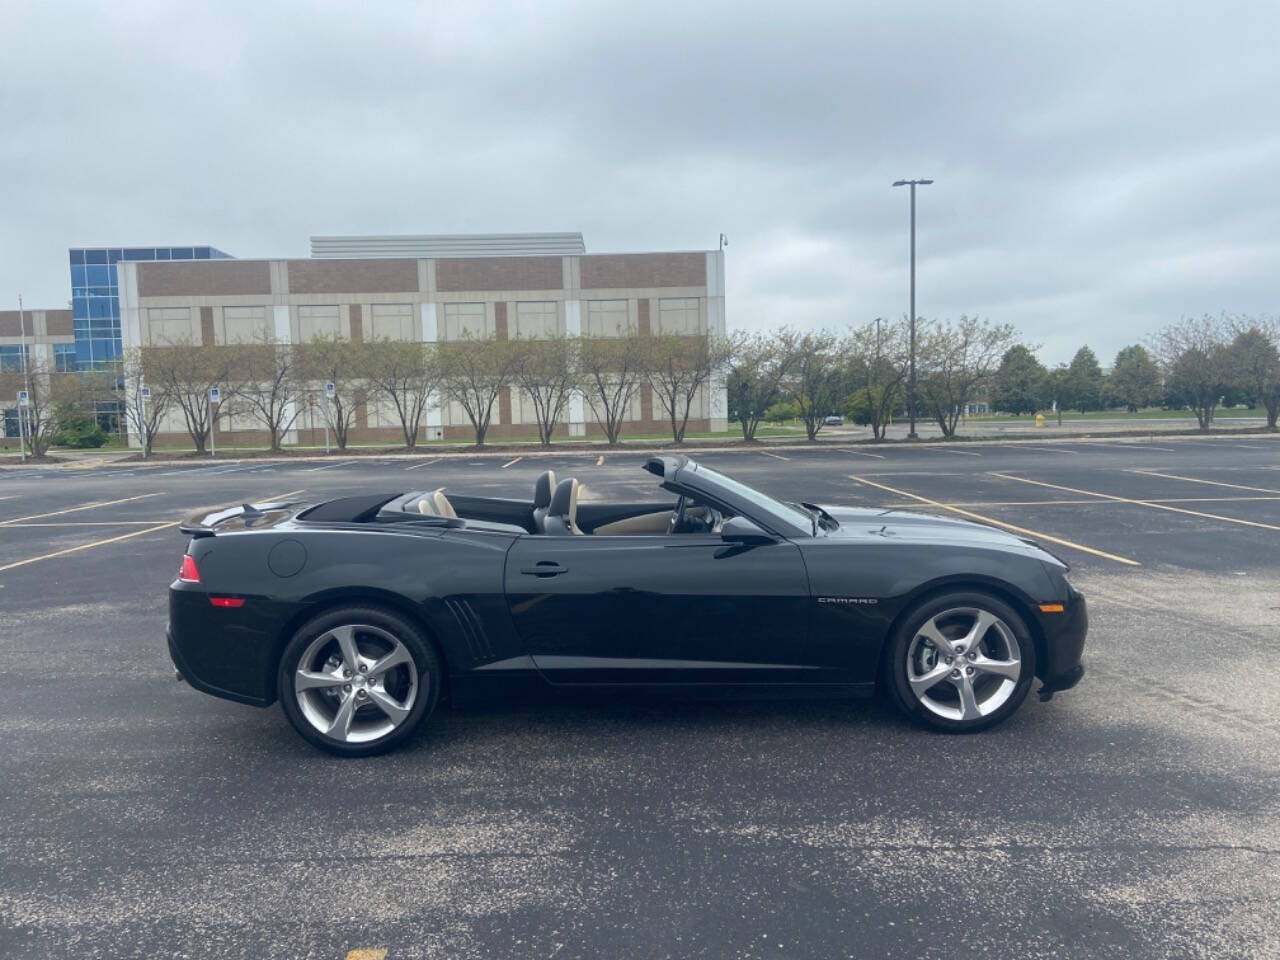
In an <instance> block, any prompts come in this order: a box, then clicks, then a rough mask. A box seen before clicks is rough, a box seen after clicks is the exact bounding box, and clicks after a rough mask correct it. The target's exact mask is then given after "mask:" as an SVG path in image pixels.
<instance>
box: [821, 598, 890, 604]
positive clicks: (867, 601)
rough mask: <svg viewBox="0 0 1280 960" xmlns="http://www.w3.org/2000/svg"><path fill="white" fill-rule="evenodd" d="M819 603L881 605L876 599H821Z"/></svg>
mask: <svg viewBox="0 0 1280 960" xmlns="http://www.w3.org/2000/svg"><path fill="white" fill-rule="evenodd" d="M818 602H819V603H866V604H873V603H879V602H880V601H879V600H877V599H876V598H875V597H819V598H818Z"/></svg>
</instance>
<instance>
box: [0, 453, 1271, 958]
mask: <svg viewBox="0 0 1280 960" xmlns="http://www.w3.org/2000/svg"><path fill="white" fill-rule="evenodd" d="M699 459H700V460H704V461H705V462H707V463H709V464H710V465H712V466H714V467H716V468H717V469H721V470H724V471H725V472H728V473H731V474H732V475H734V476H736V477H738V478H739V479H742V480H744V481H746V482H748V483H751V484H754V485H757V486H759V487H761V488H762V489H765V490H767V491H769V492H771V493H775V494H780V495H785V496H786V497H787V498H789V499H805V500H812V501H817V502H824V503H848V504H857V505H876V506H900V507H907V508H912V509H923V510H927V511H934V512H948V513H951V514H952V515H960V516H967V517H969V518H970V519H978V520H984V521H986V522H995V523H999V524H1004V525H1006V526H1010V527H1013V528H1015V529H1018V530H1021V531H1024V532H1027V533H1028V534H1029V535H1031V536H1036V537H1040V538H1042V539H1043V540H1044V541H1045V544H1046V546H1048V547H1050V549H1052V550H1053V551H1054V552H1055V553H1058V554H1059V555H1060V556H1062V557H1063V558H1064V559H1067V560H1068V561H1070V563H1071V564H1072V566H1073V568H1074V571H1075V572H1074V573H1073V575H1072V578H1073V580H1074V581H1075V582H1076V583H1077V584H1078V585H1079V586H1080V587H1081V588H1082V589H1083V590H1084V591H1085V592H1086V594H1087V595H1088V597H1089V601H1090V612H1091V620H1092V627H1091V631H1090V640H1089V645H1088V648H1087V650H1086V660H1087V663H1088V669H1089V672H1088V674H1087V676H1086V677H1085V679H1084V681H1083V682H1082V683H1081V685H1080V686H1079V687H1078V688H1077V689H1075V690H1073V691H1070V692H1068V693H1065V694H1061V695H1059V696H1057V697H1055V698H1054V699H1053V700H1052V701H1050V702H1048V703H1040V702H1038V701H1036V699H1035V698H1034V697H1033V698H1029V699H1028V701H1027V704H1026V706H1025V707H1024V708H1023V709H1022V710H1021V711H1020V712H1019V714H1017V715H1016V716H1015V717H1014V718H1013V719H1012V720H1011V721H1010V722H1009V723H1007V724H1005V725H1003V726H1002V727H999V728H997V729H996V730H993V731H990V732H988V733H985V734H981V735H978V736H973V737H962V738H957V737H944V736H938V735H932V734H929V733H925V732H922V731H920V730H918V729H916V728H915V727H912V726H909V725H908V724H906V723H905V722H903V721H901V720H899V719H898V717H897V716H896V715H895V714H894V713H893V712H892V711H891V710H889V709H888V708H887V707H886V706H884V705H882V704H879V703H874V702H871V703H867V702H858V703H816V704H814V703H807V704H805V703H801V704H793V703H786V704H770V703H764V704H760V703H746V704H743V703H735V704H706V703H679V704H669V703H659V704H652V705H636V704H630V705H612V706H610V705H603V706H602V705H581V704H565V705H550V706H538V707H528V706H522V707H510V708H499V707H495V708H487V709H468V710H450V709H445V710H443V711H441V712H440V713H438V714H437V715H436V717H435V718H434V720H433V723H432V727H431V730H430V731H429V732H428V733H427V734H425V735H423V736H421V737H419V738H418V739H417V740H415V741H414V743H413V745H412V746H411V747H410V748H408V749H405V750H401V751H399V752H397V753H394V754H392V755H389V756H385V757H379V758H376V759H373V760H364V761H342V760H337V759H334V758H330V757H328V756H324V755H321V754H319V753H317V752H315V751H314V750H312V749H311V748H310V747H308V746H307V745H306V744H305V743H303V742H302V741H301V740H300V739H299V738H298V737H297V736H296V735H295V734H294V733H293V732H292V730H291V729H290V728H289V727H288V726H287V724H286V722H285V720H284V718H283V717H282V716H281V715H280V713H279V711H278V710H275V709H273V710H270V711H260V710H256V709H254V708H252V707H245V706H239V705H236V704H232V703H228V702H223V701H219V700H215V699H213V698H210V697H206V696H203V695H201V694H198V693H196V692H194V691H192V690H191V689H190V688H188V687H187V686H186V685H185V684H178V683H175V682H174V680H173V668H172V666H171V665H170V663H169V660H168V656H167V653H166V651H165V648H164V640H163V637H164V626H165V619H166V587H167V585H168V583H169V581H170V580H171V579H172V577H173V576H174V573H175V571H176V568H177V563H178V557H179V555H180V554H181V552H182V549H183V545H184V539H183V537H182V536H181V535H180V534H179V533H178V531H177V529H176V523H177V521H178V520H179V519H180V518H181V517H182V516H184V515H185V514H187V513H189V512H191V511H193V510H195V509H197V508H199V507H201V506H205V505H211V504H227V503H239V502H243V501H246V500H254V499H265V498H270V497H274V496H279V495H283V494H290V495H293V494H297V495H299V496H302V497H305V498H316V499H322V498H326V497H329V496H336V495H341V494H347V493H354V492H359V491H369V490H378V489H385V490H388V491H391V490H410V489H424V488H435V487H438V486H445V487H446V489H450V490H459V491H464V490H469V491H474V492H478V493H488V494H491V495H498V496H500V495H511V496H528V495H530V494H531V491H532V487H533V480H534V477H535V476H536V475H537V474H538V473H539V472H540V471H542V470H544V469H547V468H548V467H552V468H554V469H555V470H556V471H557V472H558V473H559V474H560V475H561V476H570V475H576V476H577V477H578V478H579V479H580V480H582V481H583V482H585V483H586V484H587V487H588V489H589V490H590V491H591V494H590V495H593V496H600V497H603V496H609V495H615V494H616V495H618V496H625V497H629V498H630V497H636V496H641V497H642V496H645V495H647V494H649V493H650V492H651V491H652V490H653V485H652V483H651V482H650V481H651V479H652V478H650V477H649V476H648V475H647V474H645V473H643V472H642V470H641V466H640V465H641V460H642V455H641V454H640V453H639V452H619V453H607V454H605V455H604V456H603V458H600V457H599V455H598V454H597V453H592V454H591V455H590V456H581V455H570V454H557V455H555V456H551V457H540V456H534V455H528V456H524V457H521V458H515V457H514V455H512V456H502V457H497V456H461V457H456V458H444V459H435V458H434V457H430V456H428V457H423V458H419V459H417V460H404V459H391V458H388V459H384V460H374V459H369V458H352V459H349V460H343V459H341V458H334V459H333V460H331V461H325V462H316V461H299V462H290V463H264V462H261V461H245V462H243V463H225V462H216V463H209V462H203V463H199V464H167V465H158V466H136V465H127V466H115V467H101V468H72V467H48V466H45V467H27V468H15V467H9V468H7V469H4V470H0V657H2V658H3V661H4V663H5V668H4V669H3V670H2V671H0V733H2V734H3V738H4V743H5V748H4V750H3V751H0V804H2V807H3V812H4V816H3V817H2V818H0V956H4V957H10V956H12V957H45V956H49V957H69V956H75V957H104V958H108V957H109V958H123V957H159V956H164V957H169V956H182V957H227V956H246V957H247V956H273V957H274V956H279V957H293V956H307V957H335V958H342V957H346V956H348V955H349V952H350V951H360V950H368V951H372V952H370V953H367V954H360V953H358V952H357V953H356V954H355V956H356V957H361V956H367V957H376V956H378V955H379V954H378V951H381V950H386V951H387V953H386V954H385V956H386V957H387V958H388V960H399V958H408V957H472V956H477V957H478V956H485V957H488V956H502V957H508V956H510V957H551V956H555V957H615V956H616V957H668V956H670V957H703V956H705V957H721V956H734V957H843V956H847V957H904V958H905V957H963V956H977V955H987V954H991V955H996V954H998V955H1001V956H1011V957H1020V958H1029V957H1071V958H1076V957H1126V958H1128V957H1265V956H1280V926H1278V925H1277V923H1276V921H1275V916H1276V911H1277V908H1278V907H1280V671H1278V670H1277V669H1276V668H1275V664H1276V662H1277V655H1278V654H1280V439H1273V438H1270V437H1260V436H1249V437H1244V438H1239V439H1237V438H1203V439H1201V438H1194V439H1182V438H1169V439H1162V440H1153V441H1124V440H1119V439H1117V440H1111V441H1107V442H1091V441H1076V442H1052V443H1050V442H1045V443H1041V444H1019V445H996V444H965V445H947V446H941V445H927V446H923V447H916V448H904V447H897V446H894V447H886V448H878V449H877V448H868V447H863V446H857V447H852V446H851V447H848V448H844V449H836V448H823V449H820V450H797V449H784V448H778V449H772V450H764V451H760V450H751V451H735V452H721V453H706V454H703V455H700V456H699Z"/></svg>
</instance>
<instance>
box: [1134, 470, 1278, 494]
mask: <svg viewBox="0 0 1280 960" xmlns="http://www.w3.org/2000/svg"><path fill="white" fill-rule="evenodd" d="M1125 473H1136V474H1138V475H1139V476H1143V477H1163V478H1164V479H1165V480H1184V481H1186V482H1187V483H1204V484H1208V485H1209V486H1211V487H1230V488H1231V489H1232V490H1252V491H1253V492H1254V493H1280V490H1275V489H1272V488H1271V487H1248V486H1245V485H1244V484H1242V483H1227V482H1225V481H1223V480H1199V479H1197V478H1196V477H1180V476H1178V475H1177V474H1176V473H1157V472H1156V471H1155V470H1126V471H1125Z"/></svg>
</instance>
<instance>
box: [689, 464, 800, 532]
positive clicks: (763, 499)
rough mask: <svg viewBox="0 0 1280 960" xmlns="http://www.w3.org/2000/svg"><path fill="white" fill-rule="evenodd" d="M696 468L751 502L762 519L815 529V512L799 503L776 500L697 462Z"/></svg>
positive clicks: (725, 488) (725, 489) (719, 484)
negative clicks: (812, 512)
mask: <svg viewBox="0 0 1280 960" xmlns="http://www.w3.org/2000/svg"><path fill="white" fill-rule="evenodd" d="M696 469H697V472H698V474H699V475H701V476H704V477H707V478H709V479H710V480H712V481H713V482H714V483H715V484H716V485H717V486H719V487H721V488H722V489H723V490H724V491H725V493H731V494H733V495H734V496H736V497H739V498H741V499H743V500H746V501H748V502H750V504H751V505H752V507H753V508H754V510H755V512H757V513H759V514H760V517H761V519H763V520H766V521H767V520H770V519H772V520H774V521H777V522H780V523H782V524H784V525H785V526H789V527H799V528H800V529H802V530H808V531H812V530H813V529H814V518H813V514H811V513H810V512H809V511H808V510H806V509H805V508H804V507H802V506H800V505H799V504H795V503H784V502H783V501H781V500H775V499H774V498H773V497H771V496H769V495H768V494H767V493H761V492H760V491H759V490H757V489H755V487H749V486H747V485H746V484H745V483H741V482H740V481H738V480H735V479H733V477H727V476H725V475H724V474H723V473H720V472H719V471H716V470H712V469H710V468H709V467H704V466H703V465H702V464H697V465H696Z"/></svg>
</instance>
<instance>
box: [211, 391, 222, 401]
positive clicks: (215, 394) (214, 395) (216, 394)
mask: <svg viewBox="0 0 1280 960" xmlns="http://www.w3.org/2000/svg"><path fill="white" fill-rule="evenodd" d="M221 400H222V391H221V390H219V389H218V388H217V387H210V388H209V402H210V403H219V402H220V401H221Z"/></svg>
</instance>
